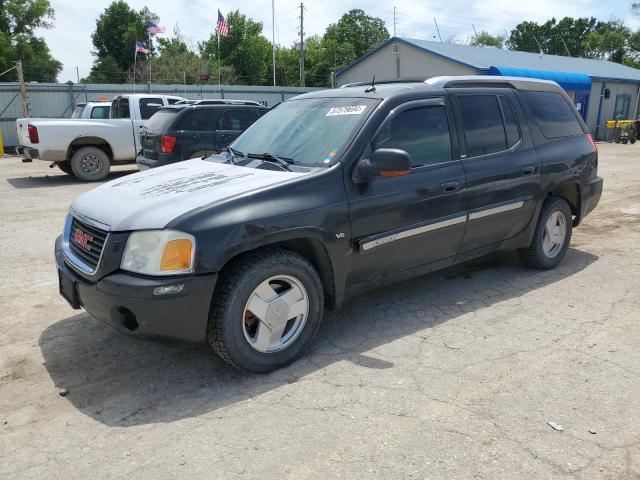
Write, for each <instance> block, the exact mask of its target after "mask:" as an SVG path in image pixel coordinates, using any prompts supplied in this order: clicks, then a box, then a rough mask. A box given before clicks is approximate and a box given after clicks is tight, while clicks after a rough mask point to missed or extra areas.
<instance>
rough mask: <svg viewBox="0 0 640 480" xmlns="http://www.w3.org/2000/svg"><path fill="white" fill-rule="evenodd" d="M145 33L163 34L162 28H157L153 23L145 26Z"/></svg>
mask: <svg viewBox="0 0 640 480" xmlns="http://www.w3.org/2000/svg"><path fill="white" fill-rule="evenodd" d="M147 32H148V33H149V35H155V34H157V33H164V27H159V26H158V25H156V24H155V23H153V22H149V23H148V24H147Z"/></svg>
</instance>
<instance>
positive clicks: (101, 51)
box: [87, 0, 158, 83]
mask: <svg viewBox="0 0 640 480" xmlns="http://www.w3.org/2000/svg"><path fill="white" fill-rule="evenodd" d="M150 20H154V21H157V20H158V17H157V15H155V14H154V13H152V12H151V11H150V10H149V9H148V8H147V7H144V8H143V9H141V10H139V11H136V10H134V9H132V8H131V7H129V5H128V4H127V2H125V1H124V0H118V1H115V2H113V3H112V4H111V5H109V6H108V7H107V8H106V9H105V10H104V12H102V13H101V14H100V16H99V17H98V20H97V21H96V30H95V32H93V34H92V35H91V40H92V42H93V46H94V47H95V50H94V55H95V56H96V60H95V63H94V66H93V68H92V69H91V73H90V74H89V77H88V78H87V81H89V82H94V83H97V82H98V81H100V80H99V78H100V77H102V76H103V75H104V74H106V71H105V70H104V68H105V66H106V65H109V66H110V67H113V62H112V61H111V60H105V59H106V58H107V57H111V58H112V59H113V60H115V63H116V65H117V71H114V72H113V73H112V75H111V76H113V77H119V78H121V79H122V78H124V76H125V75H126V73H127V72H128V71H129V70H131V68H132V67H133V63H134V54H135V43H136V40H140V41H144V42H145V44H146V41H145V40H146V39H147V22H149V21H150ZM98 71H100V73H98ZM94 72H95V74H94Z"/></svg>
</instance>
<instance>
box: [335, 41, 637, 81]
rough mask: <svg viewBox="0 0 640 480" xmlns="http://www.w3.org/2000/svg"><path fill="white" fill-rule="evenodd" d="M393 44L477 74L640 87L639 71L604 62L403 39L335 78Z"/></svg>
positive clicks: (380, 46) (385, 43) (381, 46)
mask: <svg viewBox="0 0 640 480" xmlns="http://www.w3.org/2000/svg"><path fill="white" fill-rule="evenodd" d="M396 40H397V41H398V42H400V43H401V44H405V45H410V46H413V47H416V48H419V49H420V50H424V51H427V52H429V53H432V54H434V55H439V56H441V57H445V58H448V59H450V60H452V61H454V62H457V63H460V64H463V65H466V66H468V67H471V68H474V69H476V70H478V73H488V72H489V69H490V68H491V67H498V68H502V66H505V68H507V67H506V66H508V68H516V69H529V70H537V71H547V72H576V73H581V74H585V75H588V76H589V77H591V79H595V80H600V79H612V80H614V79H617V80H627V81H633V82H636V83H640V70H638V69H636V68H632V67H627V66H626V65H621V64H619V63H614V62H609V61H607V60H593V59H588V58H576V57H564V56H560V55H546V54H543V55H540V54H538V53H530V52H519V51H515V50H502V49H500V48H495V47H478V46H473V45H460V44H457V43H440V42H431V41H427V40H420V39H416V38H406V37H397V38H396V37H392V38H389V39H387V40H385V41H384V42H383V43H382V44H380V45H379V46H378V47H376V48H374V49H373V50H371V51H369V52H367V53H365V54H364V55H363V56H362V57H360V58H358V59H357V60H356V61H355V62H353V63H352V64H351V65H349V66H347V67H345V68H344V69H342V70H340V71H339V72H338V74H340V73H342V72H344V71H346V70H348V69H350V68H351V67H352V66H353V65H355V64H356V63H358V62H360V61H361V60H362V59H364V58H366V57H368V56H369V55H371V54H373V53H375V52H376V51H378V50H379V49H381V48H383V47H384V46H386V45H388V44H389V43H391V42H394V41H396Z"/></svg>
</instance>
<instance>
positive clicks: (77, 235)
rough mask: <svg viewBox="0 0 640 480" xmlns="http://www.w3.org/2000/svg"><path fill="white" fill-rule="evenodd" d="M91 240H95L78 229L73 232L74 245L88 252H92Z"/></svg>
mask: <svg viewBox="0 0 640 480" xmlns="http://www.w3.org/2000/svg"><path fill="white" fill-rule="evenodd" d="M91 240H93V236H91V235H89V234H88V233H85V232H83V231H82V230H80V229H79V228H77V227H76V229H75V230H74V231H73V243H75V244H77V245H80V246H81V247H82V248H84V249H85V250H87V251H90V250H91V245H89V242H90V241H91Z"/></svg>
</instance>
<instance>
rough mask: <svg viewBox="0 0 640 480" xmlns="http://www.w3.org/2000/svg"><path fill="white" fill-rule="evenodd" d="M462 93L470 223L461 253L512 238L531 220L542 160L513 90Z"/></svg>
mask: <svg viewBox="0 0 640 480" xmlns="http://www.w3.org/2000/svg"><path fill="white" fill-rule="evenodd" d="M462 92H464V90H460V93H458V94H456V95H455V101H456V106H457V108H456V112H457V118H458V119H459V122H457V125H458V128H459V129H460V135H459V137H460V138H461V140H463V141H461V144H463V147H464V150H463V157H464V158H463V160H462V165H463V167H464V170H465V174H466V177H467V208H468V211H469V222H468V224H467V230H466V232H465V235H464V240H463V242H462V247H461V248H460V251H461V252H468V251H471V250H474V249H476V248H480V247H484V246H487V245H491V244H494V243H496V242H501V241H503V240H506V239H509V238H512V237H514V236H515V235H517V234H518V233H520V232H521V231H522V230H524V228H525V227H526V226H527V225H528V224H529V223H530V222H531V220H532V218H533V214H534V211H535V206H536V201H537V197H536V196H537V194H538V192H539V189H540V161H539V159H538V155H537V153H536V151H535V149H534V147H533V142H532V139H531V134H530V133H529V130H528V128H527V127H526V123H525V122H524V121H519V120H518V119H524V118H526V117H524V114H523V112H522V109H521V108H520V105H519V103H518V101H517V99H516V98H515V95H513V92H511V91H505V90H504V89H501V90H499V91H498V92H499V93H497V92H496V93H493V92H492V91H487V93H481V94H477V93H473V94H469V93H466V92H465V93H462ZM452 93H453V92H452Z"/></svg>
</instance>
